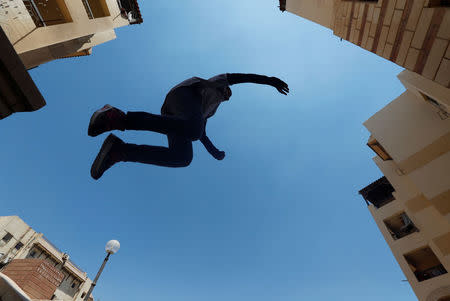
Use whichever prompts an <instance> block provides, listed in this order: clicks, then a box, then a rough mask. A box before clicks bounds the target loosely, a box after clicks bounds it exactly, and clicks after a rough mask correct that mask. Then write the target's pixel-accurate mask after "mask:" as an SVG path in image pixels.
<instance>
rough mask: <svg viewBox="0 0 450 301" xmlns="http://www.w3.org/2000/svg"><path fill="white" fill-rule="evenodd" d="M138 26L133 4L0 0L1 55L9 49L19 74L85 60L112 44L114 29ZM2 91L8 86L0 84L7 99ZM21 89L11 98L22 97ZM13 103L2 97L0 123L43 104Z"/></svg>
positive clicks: (3, 73) (4, 72)
mask: <svg viewBox="0 0 450 301" xmlns="http://www.w3.org/2000/svg"><path fill="white" fill-rule="evenodd" d="M142 22H143V19H142V15H141V12H140V10H139V5H138V3H137V0H76V1H75V0H0V26H1V29H2V31H3V32H4V33H3V32H2V33H1V35H2V36H3V35H6V37H7V38H8V40H9V42H8V41H6V40H5V39H4V38H3V37H0V38H2V39H1V47H2V48H1V50H2V52H5V51H6V50H9V49H7V48H10V47H11V46H12V47H13V49H14V50H15V52H16V54H17V55H18V57H19V58H20V60H21V62H22V63H23V66H20V67H21V69H24V68H25V69H31V68H34V67H37V66H39V65H41V64H44V63H46V62H50V61H53V60H56V59H67V58H72V57H81V56H88V55H90V54H91V53H92V51H93V47H94V46H96V45H99V44H102V43H105V42H107V41H110V40H113V39H115V38H116V33H115V29H116V28H118V27H122V26H126V25H132V24H140V23H142ZM3 47H5V49H4V48H3ZM8 54H9V55H10V56H12V57H13V56H14V53H10V51H8ZM0 67H2V66H0ZM16 68H19V67H18V66H16ZM2 77H3V78H10V77H11V75H10V73H9V70H8V68H0V79H1V78H2ZM12 77H14V76H12ZM21 84H22V83H21ZM28 86H32V85H31V84H28V85H25V87H28ZM4 90H8V84H7V83H6V82H4V81H0V91H1V92H2V93H0V94H7V93H3V91H4ZM21 90H24V89H20V88H19V89H16V90H15V92H14V93H13V94H16V95H22V94H21V93H22V92H21ZM25 90H26V89H25ZM2 96H3V95H2ZM22 96H23V95H22ZM4 98H6V99H4ZM15 98H16V99H11V98H8V97H7V96H5V97H1V98H0V119H1V118H4V117H6V116H9V115H10V114H12V113H14V112H23V111H33V110H37V109H39V108H40V107H42V106H44V105H45V101H43V99H39V97H31V96H30V95H27V94H26V95H25V97H22V99H18V98H20V97H15ZM30 103H31V104H36V105H35V106H30V105H29V104H30Z"/></svg>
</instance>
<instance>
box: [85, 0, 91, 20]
mask: <svg viewBox="0 0 450 301" xmlns="http://www.w3.org/2000/svg"><path fill="white" fill-rule="evenodd" d="M83 5H84V8H85V9H86V13H87V15H88V17H89V19H94V14H93V13H92V9H91V6H90V5H89V1H88V0H83Z"/></svg>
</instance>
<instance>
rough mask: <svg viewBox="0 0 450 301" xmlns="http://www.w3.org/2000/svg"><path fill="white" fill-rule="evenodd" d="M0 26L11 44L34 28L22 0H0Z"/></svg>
mask: <svg viewBox="0 0 450 301" xmlns="http://www.w3.org/2000/svg"><path fill="white" fill-rule="evenodd" d="M0 26H1V27H2V28H3V30H4V31H5V33H6V35H7V36H8V38H9V40H10V41H11V43H12V44H15V43H16V42H17V41H18V40H20V39H21V38H22V37H25V36H26V35H28V34H30V33H31V32H33V30H35V28H36V25H35V24H34V22H33V20H32V19H31V17H30V15H29V13H28V10H27V9H26V8H25V5H24V3H23V1H22V0H0Z"/></svg>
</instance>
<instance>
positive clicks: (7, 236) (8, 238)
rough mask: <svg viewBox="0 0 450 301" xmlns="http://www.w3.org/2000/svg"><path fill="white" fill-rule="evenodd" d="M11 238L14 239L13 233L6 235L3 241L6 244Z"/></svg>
mask: <svg viewBox="0 0 450 301" xmlns="http://www.w3.org/2000/svg"><path fill="white" fill-rule="evenodd" d="M11 238H13V236H12V234H11V233H6V234H5V236H3V238H2V241H4V242H5V243H8V242H9V241H10V240H11Z"/></svg>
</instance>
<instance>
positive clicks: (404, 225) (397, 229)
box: [384, 212, 419, 240]
mask: <svg viewBox="0 0 450 301" xmlns="http://www.w3.org/2000/svg"><path fill="white" fill-rule="evenodd" d="M384 224H385V225H386V227H387V228H388V230H389V233H391V235H392V238H393V239H394V240H397V239H400V238H402V237H405V236H407V235H410V234H412V233H414V232H419V229H417V227H416V226H415V225H414V223H413V222H412V221H411V219H410V218H409V216H408V215H407V214H406V213H405V212H403V213H401V214H398V215H395V216H392V217H390V218H388V219H386V220H384Z"/></svg>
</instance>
